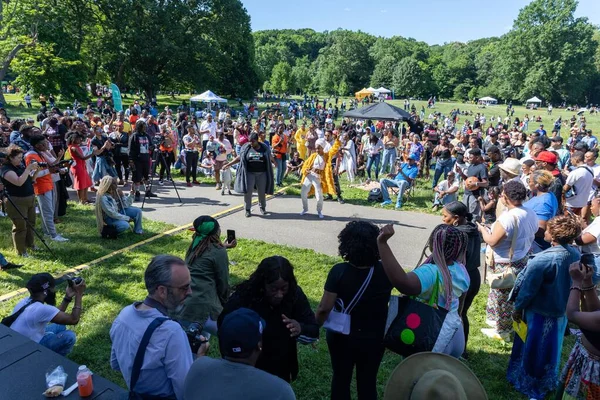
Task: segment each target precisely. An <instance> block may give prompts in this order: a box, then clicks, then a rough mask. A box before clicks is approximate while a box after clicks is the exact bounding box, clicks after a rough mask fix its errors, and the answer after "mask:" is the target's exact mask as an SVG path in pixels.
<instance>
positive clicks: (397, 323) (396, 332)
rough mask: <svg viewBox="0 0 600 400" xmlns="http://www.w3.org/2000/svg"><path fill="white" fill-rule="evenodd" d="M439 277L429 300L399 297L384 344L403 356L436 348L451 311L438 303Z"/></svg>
mask: <svg viewBox="0 0 600 400" xmlns="http://www.w3.org/2000/svg"><path fill="white" fill-rule="evenodd" d="M439 286H440V278H439V275H438V276H437V280H436V285H435V287H434V289H433V293H432V294H431V297H430V299H429V303H423V302H420V301H418V300H415V299H413V298H411V297H409V296H400V297H399V298H398V315H397V316H396V318H395V319H394V321H393V322H392V324H391V325H390V327H389V329H388V330H387V333H386V334H385V338H384V341H383V343H384V345H385V347H386V348H388V349H389V350H391V351H393V352H394V353H397V354H400V355H401V356H403V357H408V356H411V355H413V354H415V353H421V352H426V351H431V350H433V347H434V346H435V342H436V341H437V338H438V336H439V335H440V331H441V330H442V325H443V324H444V320H445V319H446V316H447V315H448V310H446V309H444V308H441V307H438V306H437V299H438V295H439Z"/></svg>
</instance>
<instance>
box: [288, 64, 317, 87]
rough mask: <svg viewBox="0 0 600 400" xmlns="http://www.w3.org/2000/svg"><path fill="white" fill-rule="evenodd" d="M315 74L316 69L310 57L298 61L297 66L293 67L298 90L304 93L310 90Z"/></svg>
mask: <svg viewBox="0 0 600 400" xmlns="http://www.w3.org/2000/svg"><path fill="white" fill-rule="evenodd" d="M313 74H314V68H313V66H312V63H311V62H310V60H309V59H308V56H303V57H302V58H299V59H297V60H296V65H294V66H293V67H292V75H293V77H294V82H295V83H296V88H297V89H298V90H300V91H301V92H302V93H306V92H308V91H309V90H310V87H311V83H312V77H313Z"/></svg>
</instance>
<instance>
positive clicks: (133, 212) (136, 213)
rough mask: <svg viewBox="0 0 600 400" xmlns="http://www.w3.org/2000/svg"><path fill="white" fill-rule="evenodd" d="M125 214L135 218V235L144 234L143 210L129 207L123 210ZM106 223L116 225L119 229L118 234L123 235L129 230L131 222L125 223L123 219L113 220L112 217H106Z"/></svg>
mask: <svg viewBox="0 0 600 400" xmlns="http://www.w3.org/2000/svg"><path fill="white" fill-rule="evenodd" d="M123 212H124V214H125V215H127V216H128V217H129V218H133V221H134V225H133V231H134V232H135V233H142V232H143V231H142V210H140V209H139V208H136V207H128V208H126V209H124V210H123ZM105 222H106V223H107V224H108V225H114V226H115V227H116V228H117V232H119V233H122V232H125V231H126V230H127V229H129V222H128V221H123V220H121V219H113V218H111V217H106V220H105Z"/></svg>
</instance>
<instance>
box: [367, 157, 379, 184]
mask: <svg viewBox="0 0 600 400" xmlns="http://www.w3.org/2000/svg"><path fill="white" fill-rule="evenodd" d="M379 161H381V153H377V154H373V155H372V156H369V160H368V161H367V176H368V177H369V179H371V167H373V166H375V179H379Z"/></svg>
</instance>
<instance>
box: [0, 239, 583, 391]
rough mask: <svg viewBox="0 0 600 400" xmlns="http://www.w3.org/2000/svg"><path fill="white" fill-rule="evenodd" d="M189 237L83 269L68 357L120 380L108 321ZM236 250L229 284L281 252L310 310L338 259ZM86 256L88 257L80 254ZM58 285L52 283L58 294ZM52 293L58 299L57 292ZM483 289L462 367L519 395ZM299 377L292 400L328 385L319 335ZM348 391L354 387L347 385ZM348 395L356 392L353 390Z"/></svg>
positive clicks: (382, 378)
mask: <svg viewBox="0 0 600 400" xmlns="http://www.w3.org/2000/svg"><path fill="white" fill-rule="evenodd" d="M190 238H191V233H190V232H187V231H185V232H182V233H179V234H177V235H174V236H168V237H164V238H160V239H158V240H156V241H154V242H152V243H149V244H146V245H144V246H142V247H140V248H138V249H136V250H134V251H131V252H126V253H123V254H119V255H116V256H114V257H111V258H110V259H108V260H106V261H105V262H102V263H101V264H98V265H95V266H93V267H92V268H90V269H88V270H86V271H83V273H82V276H83V277H84V278H85V279H86V282H87V286H88V292H87V293H86V296H85V297H84V301H83V303H84V304H83V306H84V313H83V316H82V319H81V322H80V323H79V325H77V326H76V327H75V331H76V332H77V336H78V342H77V344H76V346H75V349H74V352H73V353H72V354H71V356H70V358H72V359H73V360H74V361H76V362H78V363H81V364H86V365H88V366H89V367H90V368H91V369H92V370H93V371H94V372H96V373H98V374H100V375H102V376H104V377H106V378H108V379H110V380H112V381H114V382H117V383H118V384H120V385H124V381H123V379H122V377H121V374H120V373H119V372H115V371H112V370H111V369H110V365H109V359H110V346H111V343H110V339H109V330H110V325H111V322H112V321H113V320H114V319H115V317H116V315H117V314H118V313H119V311H120V310H121V309H122V308H123V307H125V306H126V305H128V304H131V303H132V302H134V301H136V300H141V299H143V298H144V296H145V290H144V284H143V271H144V269H145V267H146V265H147V264H148V262H149V260H150V258H151V257H152V256H153V255H156V254H161V253H169V254H174V255H178V256H180V257H183V255H184V253H185V251H186V249H187V247H188V245H189V242H190ZM238 243H239V244H238V247H237V248H235V249H233V250H230V251H229V259H230V264H231V265H230V273H231V282H232V283H233V284H235V283H238V282H240V281H241V280H243V279H245V278H247V277H248V276H249V275H250V273H252V272H253V271H254V269H255V268H256V266H257V265H258V263H259V262H260V261H261V260H262V259H263V258H264V257H267V256H270V255H275V254H278V255H282V256H284V257H287V258H288V259H289V260H290V261H291V262H292V264H293V265H294V267H295V272H296V277H297V279H298V282H299V284H300V285H301V287H302V288H303V290H304V292H305V293H306V295H307V296H308V298H309V300H310V303H311V306H312V307H313V309H314V308H316V306H317V304H318V302H319V300H320V298H321V295H322V291H323V285H324V282H325V279H326V277H327V273H328V271H329V269H330V267H331V266H332V265H333V264H335V263H336V262H338V261H339V259H338V258H337V257H330V256H327V255H323V254H318V253H315V252H314V251H312V250H306V249H298V248H292V247H287V246H280V245H273V244H268V243H264V242H260V241H255V240H247V239H243V238H241V239H239V240H238ZM88 258H92V257H88ZM63 290H64V285H62V286H61V287H59V292H60V293H62V291H63ZM60 293H59V295H58V297H59V298H60V296H61V294H60ZM486 298H487V289H486V288H485V287H483V288H482V290H481V292H480V294H479V295H478V296H477V298H476V299H475V302H474V304H473V306H472V308H471V310H470V314H469V315H470V320H471V337H470V340H469V345H468V350H469V353H470V357H469V360H468V361H467V365H468V366H469V367H470V368H471V369H472V370H473V371H474V372H475V373H476V375H477V376H478V377H479V379H480V380H481V381H482V383H483V385H484V386H485V388H486V390H487V392H488V395H489V397H490V399H501V400H502V399H506V400H509V399H516V398H517V399H518V398H524V397H523V396H521V395H519V394H518V393H517V392H516V391H514V390H513V389H512V388H511V387H510V385H508V384H507V382H506V379H505V374H506V367H507V364H508V358H509V354H510V350H511V347H510V345H505V344H502V343H500V342H492V341H490V340H488V339H487V338H485V337H484V336H483V335H482V334H481V333H480V329H481V328H483V327H485V321H484V320H485V304H486ZM16 301H17V299H15V300H12V301H9V302H6V303H3V304H0V315H7V314H8V313H9V312H10V309H11V308H12V307H13V306H14V304H15V303H16ZM211 344H212V348H211V351H210V354H209V355H210V356H212V357H218V356H219V354H218V346H217V342H216V340H215V338H213V339H212V340H211ZM572 345H573V339H572V338H568V339H567V340H566V341H565V345H564V348H563V363H564V361H565V360H566V357H567V356H568V354H569V352H570V350H571V348H572ZM299 359H300V374H299V377H298V380H297V381H296V382H294V383H293V388H294V391H295V392H296V395H297V398H298V399H311V400H313V399H327V398H329V392H330V390H329V387H330V382H331V368H330V361H329V354H328V351H327V345H326V342H325V337H324V332H323V331H322V333H321V340H320V341H319V342H318V344H316V346H315V347H312V346H300V348H299ZM400 361H401V358H400V357H399V356H397V355H395V354H393V353H390V352H386V355H385V357H384V359H383V362H382V364H381V368H380V371H379V376H378V391H379V394H380V396H381V395H382V394H383V390H384V388H385V383H386V382H387V379H388V378H389V376H390V374H391V372H392V371H393V369H394V368H395V366H396V365H397V364H398V363H399V362H400ZM353 390H354V389H353ZM354 396H356V394H355V393H354Z"/></svg>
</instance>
